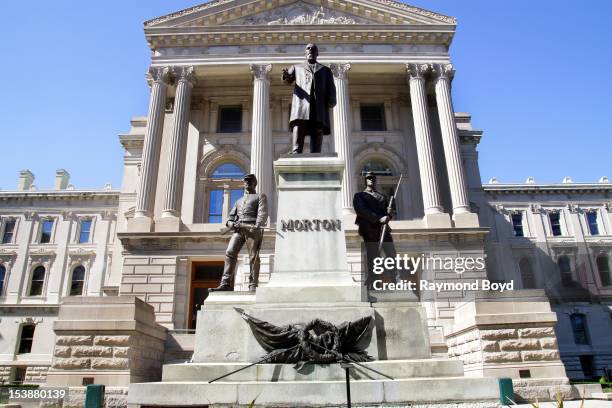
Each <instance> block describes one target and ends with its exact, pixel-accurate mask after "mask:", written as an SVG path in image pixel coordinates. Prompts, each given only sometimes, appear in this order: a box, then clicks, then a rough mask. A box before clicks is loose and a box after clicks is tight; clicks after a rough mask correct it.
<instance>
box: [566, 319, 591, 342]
mask: <svg viewBox="0 0 612 408" xmlns="http://www.w3.org/2000/svg"><path fill="white" fill-rule="evenodd" d="M570 320H571V322H572V331H573V332H574V342H575V343H576V344H589V336H588V334H587V323H586V316H585V315H583V314H582V313H574V314H572V315H570Z"/></svg>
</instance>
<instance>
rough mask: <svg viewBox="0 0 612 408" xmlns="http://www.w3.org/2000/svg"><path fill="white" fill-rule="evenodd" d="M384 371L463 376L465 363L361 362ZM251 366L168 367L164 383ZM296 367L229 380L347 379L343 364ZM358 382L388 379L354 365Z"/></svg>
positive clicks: (257, 369) (264, 368)
mask: <svg viewBox="0 0 612 408" xmlns="http://www.w3.org/2000/svg"><path fill="white" fill-rule="evenodd" d="M361 364H363V365H364V366H365V367H369V368H372V369H374V370H377V371H380V372H382V373H384V374H386V375H388V376H390V377H392V378H393V379H406V378H419V377H421V378H423V377H463V362H461V361H459V360H447V359H441V360H433V359H420V360H379V361H372V362H368V363H361ZM248 365H249V364H248V363H185V364H166V365H164V368H163V374H162V381H210V380H212V379H215V378H218V377H221V376H222V375H225V374H227V373H230V372H232V371H234V370H238V369H240V368H242V367H247V366H248ZM293 367H294V366H293V364H258V365H255V366H252V367H249V368H247V369H245V370H242V371H240V372H237V373H235V374H232V375H231V376H229V377H227V380H229V381H235V382H242V381H271V382H282V381H309V380H313V381H334V380H344V378H345V373H344V369H342V368H340V365H339V364H332V365H328V366H321V365H312V364H309V365H306V366H304V368H303V369H301V370H300V371H297V370H296V369H294V368H293ZM353 367H354V368H353V369H351V378H352V379H354V380H368V379H384V376H382V375H380V374H377V373H375V372H373V371H370V370H368V369H366V368H363V367H360V366H358V365H354V366H353Z"/></svg>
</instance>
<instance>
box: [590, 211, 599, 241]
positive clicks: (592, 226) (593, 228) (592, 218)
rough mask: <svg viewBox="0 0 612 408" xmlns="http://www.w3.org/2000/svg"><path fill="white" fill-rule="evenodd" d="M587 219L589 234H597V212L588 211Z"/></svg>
mask: <svg viewBox="0 0 612 408" xmlns="http://www.w3.org/2000/svg"><path fill="white" fill-rule="evenodd" d="M587 220H588V222H589V232H590V233H591V235H599V226H598V225H597V212H595V211H590V212H588V213H587Z"/></svg>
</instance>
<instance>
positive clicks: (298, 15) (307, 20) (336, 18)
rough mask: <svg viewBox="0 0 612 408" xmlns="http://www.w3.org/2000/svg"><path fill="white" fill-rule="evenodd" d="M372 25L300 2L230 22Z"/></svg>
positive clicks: (250, 23) (363, 20)
mask: <svg viewBox="0 0 612 408" xmlns="http://www.w3.org/2000/svg"><path fill="white" fill-rule="evenodd" d="M372 23H373V22H372V21H369V20H366V19H363V18H360V17H357V16H352V15H346V14H343V13H340V12H338V11H336V10H332V9H329V8H326V7H323V6H319V7H316V6H313V5H311V4H308V3H305V2H302V1H300V2H297V3H293V4H291V5H288V6H283V7H277V8H274V9H272V10H268V11H265V12H263V13H258V14H254V15H251V16H247V17H243V18H241V19H238V20H234V21H231V22H230V24H231V25H295V24H299V25H315V24H317V25H326V24H372Z"/></svg>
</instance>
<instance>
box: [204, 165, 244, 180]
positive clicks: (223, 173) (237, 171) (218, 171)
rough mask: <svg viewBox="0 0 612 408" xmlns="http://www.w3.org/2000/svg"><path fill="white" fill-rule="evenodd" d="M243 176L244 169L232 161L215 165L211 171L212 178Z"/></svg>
mask: <svg viewBox="0 0 612 408" xmlns="http://www.w3.org/2000/svg"><path fill="white" fill-rule="evenodd" d="M243 176H244V171H242V169H241V168H240V167H239V166H238V165H237V164H234V163H224V164H222V165H220V166H217V167H216V168H215V169H214V170H213V172H212V177H211V178H213V179H235V178H242V177H243Z"/></svg>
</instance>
